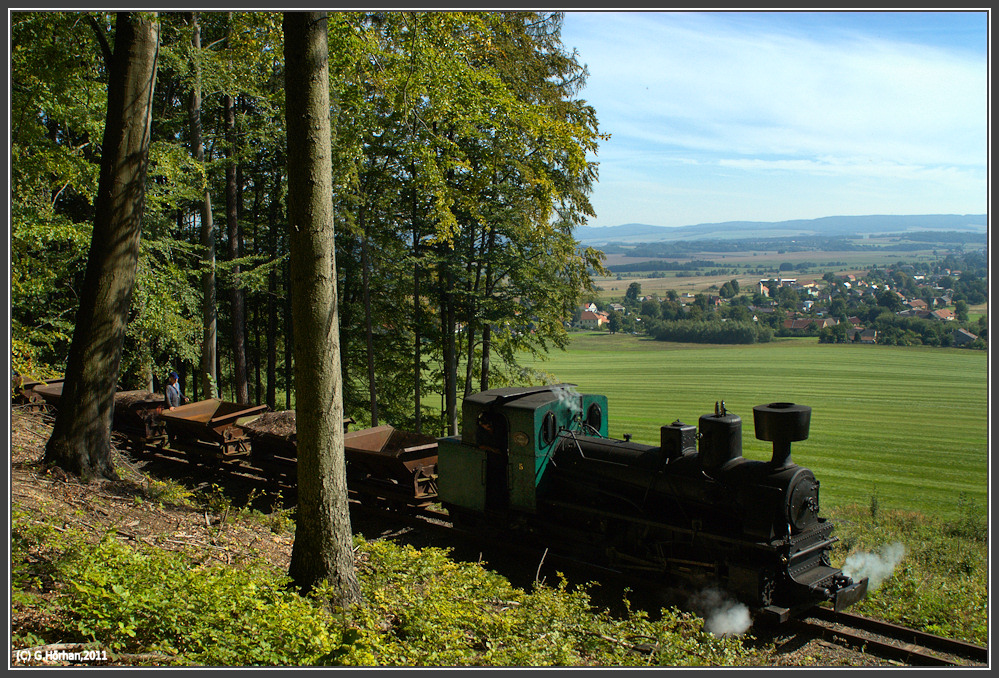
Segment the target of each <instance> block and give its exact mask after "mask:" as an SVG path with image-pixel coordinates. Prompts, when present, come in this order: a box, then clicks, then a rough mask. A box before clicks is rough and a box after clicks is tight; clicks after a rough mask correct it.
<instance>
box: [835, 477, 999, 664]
mask: <svg viewBox="0 0 999 678" xmlns="http://www.w3.org/2000/svg"><path fill="white" fill-rule="evenodd" d="M959 504H960V514H961V515H960V517H959V518H958V519H956V520H953V521H949V520H944V519H941V518H937V517H933V516H927V515H924V514H921V513H914V512H908V511H900V510H889V509H886V508H884V507H883V506H882V507H880V508H879V510H877V511H871V510H869V508H867V507H862V506H858V505H852V506H846V507H842V508H839V509H836V510H834V511H833V512H831V513H830V517H831V518H832V519H833V520H834V521H836V524H837V526H836V532H835V535H836V536H838V537H839V538H840V542H839V543H838V544H837V545H836V547H835V549H834V558H833V564H834V565H837V566H839V567H845V564H846V563H848V562H856V561H857V560H858V556H859V555H863V556H864V558H865V559H866V561H865V562H866V565H867V568H866V569H865V572H864V574H866V573H867V572H868V571H871V572H874V573H875V574H876V575H878V576H876V577H874V578H872V580H871V584H872V586H871V589H870V590H869V592H868V596H867V598H866V599H865V600H863V601H861V602H860V603H858V604H857V605H856V606H855V608H854V610H855V611H856V612H858V613H859V614H868V615H871V616H876V617H878V618H881V619H885V620H887V621H889V622H893V623H896V624H900V625H904V626H909V627H912V628H917V629H921V630H924V631H927V632H929V633H935V634H938V635H942V636H948V637H952V638H958V639H961V640H965V641H968V642H973V643H978V644H987V643H988V580H989V569H988V526H987V521H986V517H985V515H984V512H983V511H981V510H979V509H978V508H977V507H975V505H974V502H969V501H968V500H967V499H966V498H964V497H962V498H960V501H959ZM851 558H852V559H853V561H851Z"/></svg>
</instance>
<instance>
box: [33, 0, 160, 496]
mask: <svg viewBox="0 0 999 678" xmlns="http://www.w3.org/2000/svg"><path fill="white" fill-rule="evenodd" d="M158 48H159V25H158V22H157V19H156V17H155V14H153V15H149V14H146V13H134V14H133V13H130V12H120V13H118V16H117V20H116V23H115V46H114V53H113V55H112V56H111V60H110V63H109V64H108V71H109V77H108V106H107V118H106V121H105V125H104V139H103V142H102V144H101V149H102V155H101V168H100V178H99V181H98V190H97V196H96V199H95V203H94V210H95V213H94V230H93V235H92V237H91V242H90V253H89V256H88V258H87V269H86V273H85V277H84V284H83V292H82V295H81V298H80V308H79V310H78V311H77V315H76V325H75V327H74V330H73V340H72V343H71V345H70V350H69V355H68V358H67V362H66V374H65V382H64V383H63V391H62V398H61V399H60V403H59V413H58V415H57V416H56V421H55V424H54V426H53V429H52V436H51V437H50V438H49V441H48V443H47V444H46V446H45V462H46V463H53V464H56V465H58V466H59V467H61V468H62V469H64V470H66V471H68V472H71V473H74V474H78V475H79V476H80V477H81V478H83V479H85V480H91V479H96V478H116V477H117V474H116V473H115V470H114V466H113V464H112V463H111V417H112V414H113V409H114V393H115V390H116V387H117V383H118V373H119V370H120V367H121V351H122V342H123V341H124V338H125V327H126V325H127V322H128V311H129V306H130V304H131V297H132V287H133V283H134V282H135V271H136V267H137V265H138V258H139V240H140V237H141V233H142V210H143V206H144V198H145V180H146V166H147V161H148V151H149V131H150V125H151V121H152V97H153V89H154V87H155V83H156V60H157V56H158Z"/></svg>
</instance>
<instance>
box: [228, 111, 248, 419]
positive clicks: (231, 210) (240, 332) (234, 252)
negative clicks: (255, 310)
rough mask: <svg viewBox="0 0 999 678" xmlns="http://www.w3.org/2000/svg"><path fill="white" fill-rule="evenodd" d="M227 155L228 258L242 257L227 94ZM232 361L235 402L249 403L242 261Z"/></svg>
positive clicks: (235, 292) (235, 272)
mask: <svg viewBox="0 0 999 678" xmlns="http://www.w3.org/2000/svg"><path fill="white" fill-rule="evenodd" d="M224 99H225V103H224V108H225V132H226V141H227V143H226V149H227V150H226V156H227V157H228V160H229V162H228V163H226V167H225V219H226V227H227V230H228V232H229V261H235V260H237V259H239V257H240V256H241V254H242V253H241V251H240V250H241V240H242V235H241V234H240V231H239V185H238V184H237V182H236V160H235V155H236V152H235V148H234V146H235V144H236V107H235V104H234V101H233V98H232V96H230V95H228V94H227V95H225V97H224ZM232 276H233V282H232V296H231V297H230V300H229V302H230V309H231V312H232V362H233V392H234V393H235V398H236V402H237V403H240V404H247V403H249V402H250V389H249V383H248V377H247V372H246V317H245V316H246V313H245V308H244V304H243V288H242V287H241V286H240V281H239V264H235V265H234V266H233V268H232Z"/></svg>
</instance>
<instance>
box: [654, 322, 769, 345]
mask: <svg viewBox="0 0 999 678" xmlns="http://www.w3.org/2000/svg"><path fill="white" fill-rule="evenodd" d="M646 332H647V333H648V334H649V336H651V337H653V338H655V339H657V340H659V341H675V342H686V343H692V344H755V343H765V342H768V341H770V340H771V339H773V330H771V329H770V328H769V327H767V326H766V325H762V324H760V323H754V322H748V321H746V322H740V321H729V322H721V321H702V320H668V321H665V322H655V321H652V322H650V323H648V327H646Z"/></svg>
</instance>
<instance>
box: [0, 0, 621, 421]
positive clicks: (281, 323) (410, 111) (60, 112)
mask: <svg viewBox="0 0 999 678" xmlns="http://www.w3.org/2000/svg"><path fill="white" fill-rule="evenodd" d="M561 19H562V17H561V15H560V14H559V13H548V12H529V11H512V12H334V13H331V14H330V17H329V23H328V26H329V31H328V32H329V35H328V37H329V46H330V47H329V51H330V102H331V120H332V134H331V136H332V140H331V141H332V148H333V154H332V156H333V159H332V164H333V167H332V174H333V205H334V220H335V228H336V271H337V275H338V279H337V291H338V295H339V297H338V309H339V317H340V337H341V350H342V372H343V383H344V409H345V415H346V416H352V417H354V418H355V419H357V420H358V421H360V422H366V423H370V424H372V425H375V424H377V423H379V420H384V421H388V422H391V423H393V424H394V425H396V426H403V427H406V428H409V429H411V430H417V431H418V430H421V429H426V430H427V431H428V432H432V433H438V432H441V431H443V430H444V429H445V428H446V427H447V426H448V425H449V423H452V421H453V417H454V409H455V403H456V402H457V399H458V398H460V394H461V393H462V392H465V393H467V392H470V391H472V390H478V389H480V388H488V387H491V386H498V385H503V384H504V383H508V382H509V381H510V380H522V379H523V378H524V377H523V375H522V374H521V369H520V367H519V366H518V364H517V357H518V355H523V352H525V351H526V352H543V351H546V350H547V349H548V348H549V347H552V346H562V345H564V344H565V342H566V340H567V335H566V330H565V327H564V324H563V320H564V319H566V318H568V317H570V316H571V311H572V308H573V306H574V305H575V303H576V300H577V297H578V294H579V292H580V291H581V290H583V289H587V288H588V287H589V286H590V272H591V271H593V270H594V269H598V270H599V269H600V257H601V255H600V254H599V253H598V252H596V251H594V250H590V249H586V248H581V247H579V244H578V242H577V241H576V240H575V238H574V237H573V230H574V228H575V227H577V226H578V225H580V224H583V223H585V221H586V219H587V218H588V217H590V216H592V215H593V210H592V207H591V205H590V203H589V193H590V189H591V186H592V183H593V182H594V181H595V179H596V165H595V163H594V162H592V160H591V158H592V157H593V156H594V154H595V153H596V150H597V145H598V143H599V141H600V140H601V139H602V135H601V133H600V132H599V131H598V123H597V118H596V113H595V111H594V110H593V108H592V107H591V106H589V105H588V104H587V102H586V101H585V100H583V99H581V98H580V97H579V92H580V90H581V88H582V86H583V84H584V83H585V78H586V75H587V73H586V69H585V66H583V65H582V64H581V63H580V62H579V60H578V57H577V55H576V54H575V53H572V52H569V51H567V50H566V48H565V47H564V45H563V44H562V42H561V38H560V30H561ZM115 20H116V19H115V15H114V14H113V13H105V12H12V13H11V25H10V71H11V87H10V93H11V94H10V140H11V146H10V148H11V232H10V245H11V248H10V257H11V260H10V268H11V279H10V291H11V298H10V316H11V324H10V328H11V341H12V356H11V357H12V366H13V367H14V368H15V369H16V370H18V372H20V373H21V374H24V375H29V376H33V377H45V376H53V375H55V374H59V373H61V371H62V370H63V369H64V367H65V360H66V354H67V351H68V347H69V343H70V340H71V337H72V334H73V323H74V317H75V313H76V310H77V307H78V306H79V299H80V296H81V289H80V287H81V285H82V283H83V277H84V270H85V268H86V258H87V250H88V247H89V243H90V233H91V230H92V227H93V219H94V201H95V192H96V189H97V175H98V168H99V164H100V159H101V148H100V144H101V136H102V132H103V121H104V118H105V107H106V105H107V81H108V70H107V69H108V66H107V63H108V56H109V49H110V47H109V45H110V44H111V43H113V40H111V36H113V35H114V30H115V25H114V23H115ZM159 22H160V43H159V55H158V66H157V73H156V87H155V92H154V100H153V118H152V131H151V143H150V147H149V148H150V151H149V156H150V157H149V169H148V174H147V181H146V200H145V210H144V213H143V222H142V237H141V246H140V247H141V249H140V255H139V264H138V272H137V279H136V283H135V288H134V291H133V294H132V298H131V308H130V310H129V317H128V329H127V336H126V340H125V346H124V355H123V362H122V369H121V384H120V385H121V387H122V388H127V389H134V388H148V389H150V390H162V384H161V382H160V380H162V379H164V378H165V376H166V374H167V373H168V372H169V371H171V370H174V369H176V370H178V371H179V372H180V373H181V376H182V382H183V384H184V386H185V389H186V391H187V395H189V396H191V397H192V398H198V397H207V396H208V395H211V392H215V393H219V394H221V395H223V396H224V397H229V398H237V397H244V398H245V397H248V398H249V399H250V400H251V401H253V402H259V403H266V404H267V405H269V406H271V408H273V409H286V408H291V407H293V402H292V400H291V399H292V395H293V392H294V391H293V383H291V382H292V375H293V369H292V364H291V363H292V355H293V351H292V349H293V346H294V336H293V333H292V332H291V313H290V300H289V294H288V290H289V271H288V233H287V227H288V225H287V224H288V220H287V200H286V198H287V169H286V161H287V158H286V157H285V149H286V148H287V146H286V143H287V141H286V130H285V115H284V105H285V91H284V64H283V62H282V59H283V44H282V40H283V36H282V31H281V15H280V13H269V12H203V13H191V12H164V13H160V15H159ZM216 323H217V330H216V329H215V328H216ZM209 330H213V331H209ZM216 331H217V334H216V333H215V332H216ZM215 342H217V351H215V353H214V361H213V364H214V368H215V369H214V370H209V369H207V368H206V366H205V365H203V364H202V356H203V355H211V353H208V350H209V349H210V348H212V346H213V345H214V344H215ZM209 344H211V345H212V346H210V345H209ZM206 371H207V372H214V374H211V375H210V377H211V378H209V379H207V380H206V379H205V376H206ZM210 391H211V392H210ZM241 394H245V395H241ZM442 401H444V402H443V403H442ZM442 405H444V407H442ZM442 409H443V410H444V412H443V414H442V413H441V410H442Z"/></svg>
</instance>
